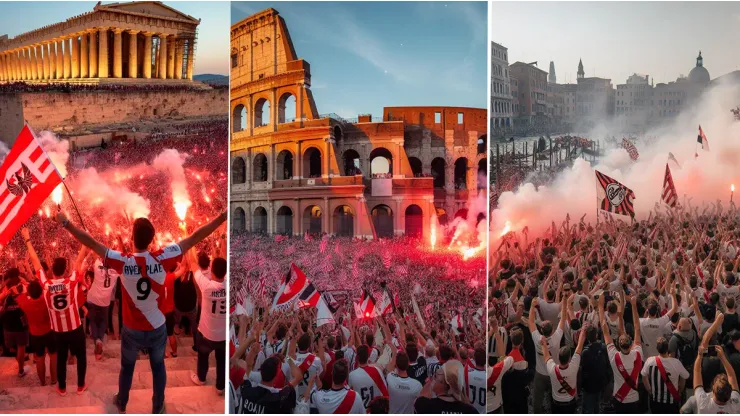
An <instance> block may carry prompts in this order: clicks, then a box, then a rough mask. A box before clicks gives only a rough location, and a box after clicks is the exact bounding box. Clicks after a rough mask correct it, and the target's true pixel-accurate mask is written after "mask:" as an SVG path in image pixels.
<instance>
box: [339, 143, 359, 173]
mask: <svg viewBox="0 0 740 416" xmlns="http://www.w3.org/2000/svg"><path fill="white" fill-rule="evenodd" d="M342 165H343V167H344V175H345V176H353V175H361V174H362V170H361V169H360V154H359V153H357V151H356V150H355V149H347V150H345V151H344V153H342Z"/></svg>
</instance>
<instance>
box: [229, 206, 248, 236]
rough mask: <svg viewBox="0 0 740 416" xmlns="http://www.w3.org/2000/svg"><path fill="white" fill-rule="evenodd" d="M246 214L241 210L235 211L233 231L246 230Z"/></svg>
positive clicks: (232, 224) (232, 221) (232, 222)
mask: <svg viewBox="0 0 740 416" xmlns="http://www.w3.org/2000/svg"><path fill="white" fill-rule="evenodd" d="M246 222H247V221H246V214H245V213H244V210H243V209H241V208H237V209H235V210H234V217H233V218H232V219H231V229H232V230H234V231H244V230H245V229H246V228H245V227H246Z"/></svg>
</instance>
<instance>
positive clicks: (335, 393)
mask: <svg viewBox="0 0 740 416" xmlns="http://www.w3.org/2000/svg"><path fill="white" fill-rule="evenodd" d="M352 393H354V394H355V400H354V401H353V402H352V406H351V407H350V408H349V411H347V412H342V413H345V414H350V415H361V414H365V406H363V405H362V399H361V398H360V395H359V394H357V392H355V391H353V390H351V389H349V388H348V387H344V388H341V389H331V390H315V391H314V392H313V393H311V413H314V412H316V413H319V414H322V415H327V414H333V413H334V412H335V411H336V410H337V408H338V407H339V406H340V405H341V404H342V403H343V402H344V399H345V397H347V395H348V394H352Z"/></svg>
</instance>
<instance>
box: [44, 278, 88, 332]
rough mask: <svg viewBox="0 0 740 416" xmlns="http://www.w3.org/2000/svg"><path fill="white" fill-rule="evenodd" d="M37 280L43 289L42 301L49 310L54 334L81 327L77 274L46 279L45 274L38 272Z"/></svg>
mask: <svg viewBox="0 0 740 416" xmlns="http://www.w3.org/2000/svg"><path fill="white" fill-rule="evenodd" d="M39 280H40V281H41V286H42V288H43V289H44V292H43V293H44V300H45V301H46V306H47V307H48V308H49V318H50V319H51V329H53V330H54V332H69V331H74V330H75V329H77V328H79V327H80V325H82V320H81V319H80V306H81V304H80V302H79V291H78V290H77V289H78V285H79V283H80V281H79V280H78V279H77V272H72V274H70V275H69V276H67V277H62V278H57V277H55V278H52V279H47V278H46V273H44V271H43V270H39Z"/></svg>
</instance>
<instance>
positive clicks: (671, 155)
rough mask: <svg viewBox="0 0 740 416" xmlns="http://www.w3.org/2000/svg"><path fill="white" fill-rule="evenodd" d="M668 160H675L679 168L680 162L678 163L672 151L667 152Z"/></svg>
mask: <svg viewBox="0 0 740 416" xmlns="http://www.w3.org/2000/svg"><path fill="white" fill-rule="evenodd" d="M668 160H669V161H670V160H672V161H674V162H676V166H678V168H679V169H681V164H680V163H678V159H676V156H674V155H673V153H672V152H668Z"/></svg>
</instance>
